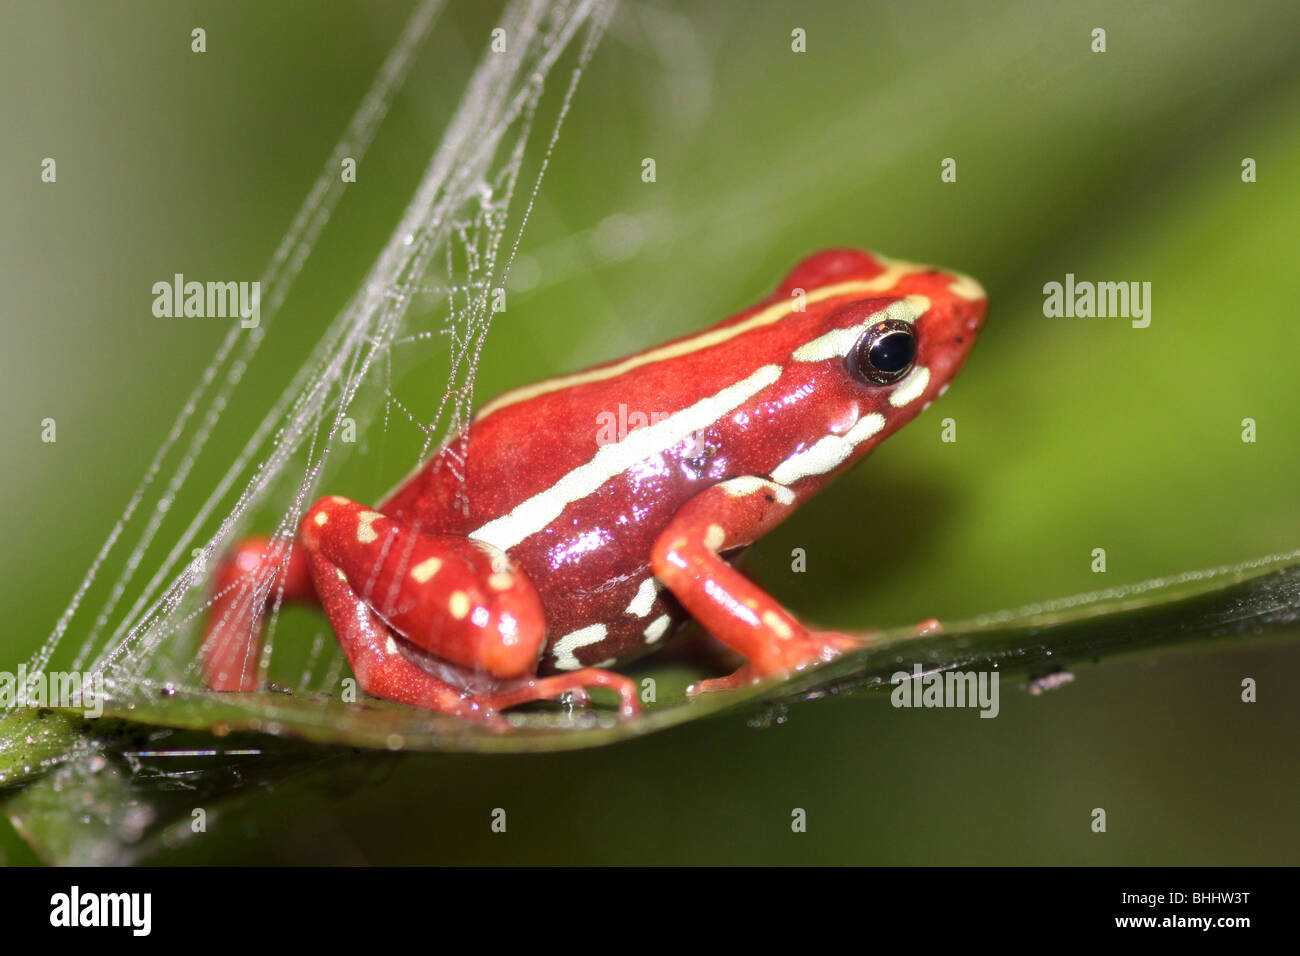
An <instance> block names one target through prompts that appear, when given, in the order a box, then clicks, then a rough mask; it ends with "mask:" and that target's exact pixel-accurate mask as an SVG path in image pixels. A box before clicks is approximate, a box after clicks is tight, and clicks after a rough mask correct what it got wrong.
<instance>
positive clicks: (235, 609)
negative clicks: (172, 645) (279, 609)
mask: <svg viewBox="0 0 1300 956" xmlns="http://www.w3.org/2000/svg"><path fill="white" fill-rule="evenodd" d="M277 599H283V600H285V601H291V602H314V601H315V600H316V591H315V589H314V588H313V587H312V583H311V573H310V571H309V570H308V568H307V559H306V555H304V554H303V553H302V549H301V548H294V549H292V550H290V549H287V548H285V547H283V546H280V545H277V544H275V543H274V542H273V541H272V540H271V539H270V538H265V537H255V538H245V539H244V540H243V541H241V542H240V543H239V544H238V545H237V546H236V547H235V549H234V551H232V552H231V553H230V554H229V555H227V556H226V558H225V559H223V560H222V562H221V564H220V565H218V566H217V571H216V574H214V575H213V598H212V609H211V610H210V611H209V613H208V623H207V629H206V632H205V633H204V636H203V643H202V645H201V646H200V648H199V660H200V662H201V664H202V668H203V675H204V680H205V682H206V683H207V685H208V686H209V687H211V688H212V689H213V690H234V691H252V690H257V688H258V686H259V685H260V683H261V676H260V673H259V672H260V669H261V657H262V630H261V629H262V614H263V613H264V611H265V609H266V607H267V606H268V605H269V604H271V603H272V602H274V601H276V600H277Z"/></svg>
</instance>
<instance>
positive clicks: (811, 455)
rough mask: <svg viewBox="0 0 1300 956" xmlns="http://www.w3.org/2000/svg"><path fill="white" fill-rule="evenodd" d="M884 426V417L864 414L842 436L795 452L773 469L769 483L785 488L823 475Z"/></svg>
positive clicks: (825, 439)
mask: <svg viewBox="0 0 1300 956" xmlns="http://www.w3.org/2000/svg"><path fill="white" fill-rule="evenodd" d="M884 427H885V416H884V415H881V414H879V413H878V412H872V413H871V414H870V415H865V416H863V417H862V418H861V419H860V420H859V421H858V423H857V424H856V425H854V426H853V427H852V428H850V429H849V430H848V431H847V432H845V433H844V434H843V435H827V436H825V437H824V438H820V439H818V440H817V442H816V444H814V445H813V446H812V447H810V448H805V449H804V450H803V451H800V452H795V453H794V454H793V455H791V456H790V457H789V458H787V459H786V460H785V461H783V462H781V464H779V465H777V466H776V467H775V468H773V469H772V480H773V481H776V482H780V483H781V484H783V485H788V484H791V483H792V482H795V481H798V480H799V479H800V478H809V477H811V476H813V475H824V474H826V472H828V471H831V470H833V469H834V468H837V467H838V466H839V465H841V464H843V463H844V462H845V461H846V460H847V459H848V457H849V456H850V455H852V454H853V450H854V449H855V448H857V447H858V445H860V444H862V443H863V442H864V441H866V440H867V439H868V438H870V437H872V436H873V435H875V434H877V433H878V432H879V431H880V430H881V429H882V428H884Z"/></svg>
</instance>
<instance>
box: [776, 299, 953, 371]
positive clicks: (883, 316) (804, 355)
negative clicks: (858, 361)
mask: <svg viewBox="0 0 1300 956" xmlns="http://www.w3.org/2000/svg"><path fill="white" fill-rule="evenodd" d="M928 308H930V300H929V299H928V298H927V297H926V296H923V295H909V296H904V297H903V298H901V299H899V300H898V301H897V302H891V303H889V305H887V306H885V307H884V308H883V309H881V310H880V311H879V312H873V313H871V315H869V316H867V317H866V319H864V320H863V321H861V322H859V323H858V324H857V325H851V326H849V327H848V328H847V329H832V330H831V331H829V332H827V333H826V334H825V335H822V336H819V337H818V338H815V339H813V340H812V341H811V342H808V343H806V344H804V345H801V346H799V348H797V349H795V350H794V355H793V358H794V360H795V361H796V362H820V361H822V360H824V359H829V358H843V357H844V356H846V355H848V354H849V351H850V350H851V349H852V348H853V346H855V345H857V344H858V339H860V338H862V333H863V332H865V331H866V330H867V326H869V325H875V324H876V323H877V322H884V321H887V320H889V319H894V320H896V321H899V322H906V323H907V324H908V325H915V324H916V320H917V319H919V318H920V317H921V316H923V315H925V310H926V309H928Z"/></svg>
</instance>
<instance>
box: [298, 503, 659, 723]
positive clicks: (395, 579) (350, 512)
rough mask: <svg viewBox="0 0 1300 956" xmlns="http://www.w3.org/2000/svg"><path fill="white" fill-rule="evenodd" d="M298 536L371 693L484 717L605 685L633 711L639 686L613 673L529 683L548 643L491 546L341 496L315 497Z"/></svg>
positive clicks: (528, 592)
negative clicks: (424, 527)
mask: <svg viewBox="0 0 1300 956" xmlns="http://www.w3.org/2000/svg"><path fill="white" fill-rule="evenodd" d="M298 536H299V540H300V541H301V542H302V545H303V547H304V549H305V550H306V551H307V554H308V561H309V564H310V567H311V574H312V581H313V583H314V584H315V588H316V593H317V595H318V596H319V598H320V601H321V604H322V605H323V606H324V608H325V612H326V614H327V615H328V616H329V619H330V623H331V624H332V625H333V627H334V630H335V633H336V634H337V635H338V638H339V643H340V644H341V645H342V646H343V650H344V653H345V655H346V656H347V658H348V663H349V664H350V665H351V666H352V670H353V673H355V674H356V677H357V682H358V683H359V684H360V685H361V687H362V688H363V689H364V690H366V691H367V692H369V693H372V694H375V695H377V696H380V697H385V698H388V699H389V700H396V701H399V702H402V703H407V704H413V705H414V706H417V707H424V708H427V709H430V710H439V711H445V712H448V713H455V714H457V715H459V716H462V717H479V718H484V719H492V717H493V714H494V713H495V712H496V711H498V710H503V709H505V708H507V707H514V706H516V705H517V704H522V703H525V702H527V701H533V700H544V699H549V698H553V697H558V696H560V695H561V694H564V693H568V692H576V693H577V694H579V696H580V697H583V698H585V696H586V688H587V687H606V688H609V689H612V690H614V691H615V692H616V693H617V694H618V695H619V700H620V705H621V706H620V710H621V711H622V712H623V713H624V714H630V713H634V712H636V711H637V710H638V709H639V705H638V701H637V697H636V684H635V682H633V681H632V680H630V679H629V678H626V677H623V676H621V675H619V674H613V673H610V672H609V671H604V670H599V669H595V668H586V669H583V670H578V671H574V672H572V673H567V674H561V675H558V676H555V677H546V678H539V677H537V676H536V674H535V671H536V668H537V662H538V659H539V657H540V656H541V651H542V645H543V643H544V641H545V637H546V618H545V613H544V611H543V609H542V603H541V599H540V598H539V597H538V595H537V591H536V589H535V588H534V587H533V584H532V582H531V581H529V579H528V577H527V575H525V574H524V573H523V572H522V571H520V570H519V569H518V568H516V567H515V566H514V564H513V563H512V562H511V561H510V560H509V558H508V557H507V556H506V555H505V554H503V553H502V552H500V551H498V550H496V549H495V548H492V547H490V546H489V545H486V544H483V543H482V542H478V541H474V540H472V539H470V538H466V537H462V536H460V535H449V534H426V533H423V532H422V531H420V530H418V529H416V528H412V527H408V526H406V525H404V524H402V523H401V522H398V521H396V520H394V519H392V518H390V517H387V516H386V515H383V514H381V513H380V512H377V511H372V510H370V509H369V508H366V507H365V506H364V505H360V504H357V503H356V502H353V501H349V500H347V499H346V498H339V497H330V498H324V499H322V500H321V501H319V502H317V503H316V504H315V505H314V506H313V507H312V508H311V510H310V511H308V512H307V514H306V515H305V516H304V517H303V520H302V523H301V525H300V527H299V532H298ZM430 657H431V658H432V661H429V658H430ZM417 660H425V661H426V662H427V663H430V664H431V665H432V666H431V667H430V668H426V667H425V666H420V664H419V663H417ZM430 669H437V670H439V672H440V673H441V674H442V675H443V676H442V677H439V676H435V675H434V674H433V673H430ZM444 677H445V678H446V679H443V678H444Z"/></svg>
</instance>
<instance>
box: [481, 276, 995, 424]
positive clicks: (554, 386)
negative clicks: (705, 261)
mask: <svg viewBox="0 0 1300 956" xmlns="http://www.w3.org/2000/svg"><path fill="white" fill-rule="evenodd" d="M876 259H877V261H879V262H880V264H881V265H883V266H884V267H885V271H884V272H882V273H880V275H878V276H873V277H872V278H870V279H855V280H853V281H851V282H838V283H835V284H834V285H826V286H822V287H820V288H817V289H811V290H809V291H808V292H807V293H805V295H804V296H803V302H804V304H805V305H813V304H815V303H817V302H824V301H826V300H827V299H833V298H835V297H836V296H843V295H863V294H869V293H872V292H887V291H888V290H890V289H892V288H893V287H894V286H895V285H897V284H898V281H899V280H900V279H902V278H903V276H905V275H908V274H909V273H914V272H925V271H926V270H928V269H929V266H923V265H918V264H917V263H915V262H903V261H902V260H899V259H889V258H886V257H885V256H881V255H877V256H876ZM959 279H966V277H965V276H961V277H959ZM971 281H972V280H969V279H966V282H971ZM962 288H963V290H965V289H966V286H965V285H963V286H962ZM794 306H795V299H794V298H793V297H791V298H790V299H788V300H786V301H782V302H775V303H773V304H772V305H769V306H768V307H767V308H766V309H763V310H762V311H761V312H756V313H755V314H754V315H751V316H750V317H749V318H747V319H745V321H743V322H737V323H736V324H734V325H728V326H725V327H724V328H720V329H716V328H715V329H707V330H705V331H704V332H701V333H700V334H698V335H693V336H691V337H690V338H687V339H683V340H682V341H680V342H673V343H670V344H668V345H662V346H660V347H659V348H656V349H650V350H648V351H645V352H639V353H637V354H636V355H633V356H630V357H629V358H626V359H624V360H623V361H622V362H617V363H615V364H614V365H607V366H604V367H603V368H594V369H588V370H587V371H585V372H575V373H574V374H573V375H562V376H560V377H558V378H549V379H546V380H544V381H541V382H537V383H535V384H533V385H527V386H525V387H523V388H517V389H515V390H514V391H512V392H506V393H505V394H504V395H501V396H499V397H498V398H496V399H494V400H493V401H490V402H488V403H487V404H486V405H484V406H483V408H482V409H480V410H479V413H478V415H477V416H476V418H477V419H479V420H482V419H484V418H487V416H489V415H491V414H492V413H493V412H495V411H497V410H498V409H500V408H505V407H506V406H507V405H513V404H515V403H516V402H522V401H526V400H527V399H530V398H536V397H537V396H538V395H545V394H547V393H548V392H558V391H559V390H560V389H562V388H569V387H570V386H573V385H585V384H587V383H589V382H601V381H604V380H605V379H607V378H615V377H616V376H619V375H623V374H625V373H627V372H630V371H632V369H634V368H639V367H640V366H642V365H649V364H650V363H651V362H666V361H668V360H669V359H674V358H678V357H680V356H682V355H688V354H689V353H691V352H698V351H699V350H700V349H706V348H709V347H711V346H714V345H717V344H719V343H721V342H726V341H727V340H728V339H733V338H735V337H736V336H738V335H744V334H745V333H746V332H750V331H752V330H754V329H757V328H762V327H763V326H765V325H771V324H772V323H773V322H779V321H780V320H781V319H783V318H785V317H786V316H787V315H789V314H790V313H791V312H792V311H794Z"/></svg>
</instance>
